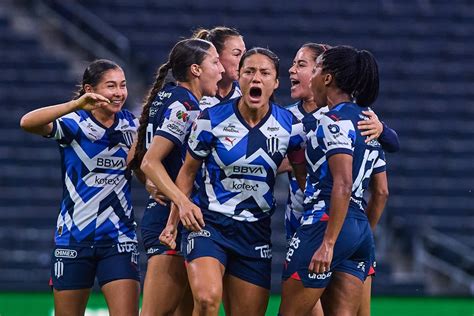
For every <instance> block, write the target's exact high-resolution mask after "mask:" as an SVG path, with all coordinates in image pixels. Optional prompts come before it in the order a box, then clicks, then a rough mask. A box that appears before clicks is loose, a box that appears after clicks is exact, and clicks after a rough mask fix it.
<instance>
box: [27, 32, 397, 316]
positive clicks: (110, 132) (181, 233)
mask: <svg viewBox="0 0 474 316" xmlns="http://www.w3.org/2000/svg"><path fill="white" fill-rule="evenodd" d="M99 66H100V67H99ZM91 73H92V76H91ZM86 74H88V76H86ZM289 74H290V81H291V97H292V98H293V99H294V100H295V101H296V103H295V104H293V105H291V106H288V107H286V108H284V107H281V106H279V105H277V104H276V103H274V96H273V94H274V91H275V90H276V89H277V88H278V85H279V81H278V77H279V59H278V57H277V56H276V55H275V54H274V53H273V52H272V51H270V50H269V49H265V48H259V47H257V48H252V49H250V50H248V51H247V50H246V47H245V43H244V41H243V37H242V36H241V35H240V34H239V33H238V31H237V30H235V29H231V28H227V27H216V28H214V29H212V30H199V31H197V32H196V33H195V34H194V37H193V38H191V39H186V40H181V41H179V42H177V43H176V45H175V46H174V47H173V49H172V50H171V52H170V54H169V59H168V61H167V62H166V63H164V64H163V65H162V66H161V67H160V68H159V69H158V71H157V75H156V79H155V83H154V84H153V86H152V88H151V89H150V91H149V94H148V96H147V97H146V99H145V102H144V106H143V110H142V113H141V117H140V119H139V120H137V119H135V118H134V117H133V115H132V114H131V113H129V112H128V111H126V110H122V106H123V104H124V102H125V99H126V97H127V92H126V82H125V75H124V74H123V71H122V70H121V68H120V67H119V66H118V65H116V64H114V63H113V62H110V61H107V60H98V61H95V62H93V63H92V64H91V65H89V67H88V69H87V70H86V72H85V74H84V79H83V82H82V84H81V86H82V89H81V91H80V92H79V93H78V94H77V97H76V98H75V99H74V100H72V101H70V102H67V103H63V104H59V105H54V106H50V107H45V108H41V109H38V110H35V111H32V112H30V113H27V114H26V115H25V116H24V117H23V118H22V121H21V126H22V127H23V128H24V129H25V130H27V131H30V132H33V133H36V134H40V135H43V136H47V137H52V138H54V139H56V140H57V142H58V144H59V147H60V150H61V152H62V155H61V157H62V159H63V161H62V162H63V170H65V171H63V172H65V177H63V178H64V181H65V184H64V186H65V189H64V190H65V194H64V196H63V202H62V204H61V213H60V215H59V218H58V225H57V226H58V227H57V231H56V248H55V251H54V253H53V256H52V268H51V278H52V285H53V288H54V296H55V309H56V313H57V315H62V314H64V315H66V314H67V315H71V314H74V315H76V314H77V315H81V314H83V313H84V310H85V307H86V304H87V299H88V296H89V293H90V288H91V287H92V284H93V281H94V278H95V277H97V278H98V280H99V284H100V286H101V288H102V291H103V293H104V296H105V298H106V301H107V304H108V306H109V311H110V314H111V315H122V314H123V315H134V314H138V306H139V305H138V298H139V293H140V285H139V270H138V266H137V256H138V253H137V251H136V243H137V238H136V233H135V225H134V221H133V210H132V208H131V204H130V201H131V197H130V187H129V185H130V183H129V182H130V180H131V179H130V172H129V171H130V170H133V171H134V173H135V175H136V176H137V177H138V178H139V179H141V181H142V182H143V183H145V185H146V187H147V190H148V192H150V199H149V202H148V206H147V207H146V210H145V213H144V216H143V219H142V224H141V229H142V237H143V243H144V246H145V251H146V253H147V256H148V266H147V273H146V277H145V282H144V289H143V303H142V310H141V314H142V315H191V314H193V315H217V314H218V310H219V306H220V303H221V302H222V303H223V305H224V309H225V311H226V313H227V314H229V315H264V314H265V311H266V307H267V304H268V299H269V290H270V275H271V257H272V255H271V253H272V252H271V239H270V235H271V228H270V220H271V216H272V214H273V212H274V210H275V198H274V196H273V187H274V184H275V179H276V176H277V174H278V173H281V172H286V173H288V176H289V179H290V188H289V192H290V196H289V199H288V205H287V209H286V212H285V219H286V221H285V224H286V232H287V236H286V238H287V240H288V249H287V254H286V258H285V262H284V266H283V275H282V301H281V306H280V312H279V313H280V314H281V315H284V316H287V315H323V310H324V315H356V314H359V315H369V314H370V286H371V278H367V277H368V275H369V272H370V271H371V270H373V269H372V266H373V265H374V263H375V246H374V240H373V230H374V229H375V226H376V224H377V222H378V220H379V218H380V216H381V214H382V211H383V208H384V206H385V202H386V199H387V196H388V185H387V177H386V167H385V153H384V151H388V152H394V151H397V150H398V137H397V135H396V133H395V132H394V131H393V130H391V129H390V128H389V127H388V126H386V125H385V124H384V123H381V122H380V121H379V120H378V118H377V116H376V115H375V114H374V113H373V112H372V111H371V110H370V108H369V106H370V105H372V104H373V103H374V102H375V100H376V98H377V95H378V89H379V77H378V68H377V63H376V61H375V59H374V57H373V56H372V55H371V54H370V53H369V52H367V51H364V50H362V51H360V50H357V49H354V48H352V47H348V46H336V47H330V46H328V45H324V44H314V43H307V44H304V45H303V46H302V47H301V48H300V49H299V50H298V52H297V54H296V56H295V58H294V61H293V65H292V67H291V68H290V69H289ZM90 77H92V78H94V80H91V79H88V78H90ZM133 139H135V141H133V142H132V140H133ZM125 159H126V161H127V162H128V163H127V166H126V165H125V164H123V165H122V164H120V163H119V162H120V161H122V162H123V161H125ZM99 161H101V162H102V164H101V165H100V164H99V163H98V162H99ZM104 162H107V163H104ZM101 177H102V178H101ZM94 179H95V180H94ZM97 179H102V180H103V181H97ZM112 179H118V180H119V182H120V185H115V182H114V181H112ZM367 189H369V191H370V197H367V195H364V192H365V191H366V190H367ZM282 238H283V236H282ZM91 249H92V250H94V251H92V250H91ZM67 250H70V251H74V253H75V256H74V258H72V257H73V256H72V255H70V254H71V252H65V251H67ZM65 254H66V255H65ZM79 259H80V260H79ZM68 273H70V274H68ZM371 273H372V272H371ZM84 274H85V275H87V277H86V278H85V277H84ZM84 278H85V279H87V281H84ZM91 282H92V283H91Z"/></svg>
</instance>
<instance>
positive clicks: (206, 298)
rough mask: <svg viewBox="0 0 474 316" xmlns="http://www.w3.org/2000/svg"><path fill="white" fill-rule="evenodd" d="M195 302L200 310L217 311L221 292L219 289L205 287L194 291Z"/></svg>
mask: <svg viewBox="0 0 474 316" xmlns="http://www.w3.org/2000/svg"><path fill="white" fill-rule="evenodd" d="M193 295H194V304H195V305H196V307H197V308H198V309H199V310H200V311H208V312H211V311H217V310H218V309H219V305H220V302H221V296H222V295H221V293H220V291H218V290H217V289H212V288H211V289H205V290H201V291H197V293H194V294H193Z"/></svg>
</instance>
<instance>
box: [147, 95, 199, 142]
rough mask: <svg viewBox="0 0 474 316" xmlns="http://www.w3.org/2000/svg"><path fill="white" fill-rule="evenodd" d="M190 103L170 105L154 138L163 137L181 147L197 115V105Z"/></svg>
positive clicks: (178, 102)
mask: <svg viewBox="0 0 474 316" xmlns="http://www.w3.org/2000/svg"><path fill="white" fill-rule="evenodd" d="M190 103H191V102H190V101H186V102H180V101H175V102H173V103H172V104H170V106H169V107H168V109H166V112H165V114H164V117H163V122H162V124H161V125H160V126H159V127H158V128H157V129H156V131H155V136H163V137H164V138H166V139H169V140H170V141H172V142H173V143H174V144H175V145H177V146H181V145H183V144H184V143H185V140H186V136H187V135H189V132H190V130H191V125H192V123H193V122H194V120H195V119H196V117H197V116H198V114H199V108H198V105H197V104H194V102H193V103H192V104H191V105H190Z"/></svg>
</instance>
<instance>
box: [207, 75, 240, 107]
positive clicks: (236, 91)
mask: <svg viewBox="0 0 474 316" xmlns="http://www.w3.org/2000/svg"><path fill="white" fill-rule="evenodd" d="M241 95H242V92H241V91H240V87H239V82H238V81H234V82H233V83H232V89H231V90H230V92H229V93H228V94H227V95H226V96H225V97H223V98H221V97H220V96H218V95H216V96H213V97H209V96H203V97H202V98H201V100H200V101H199V107H200V108H201V111H202V110H205V109H207V108H210V107H211V106H214V105H217V104H219V103H222V102H226V101H229V100H232V99H235V98H238V97H240V96H241Z"/></svg>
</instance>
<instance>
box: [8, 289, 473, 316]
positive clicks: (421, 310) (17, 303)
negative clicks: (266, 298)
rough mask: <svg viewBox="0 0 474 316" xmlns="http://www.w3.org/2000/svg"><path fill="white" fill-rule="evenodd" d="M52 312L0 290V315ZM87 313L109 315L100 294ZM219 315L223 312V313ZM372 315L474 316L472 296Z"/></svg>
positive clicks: (384, 302)
mask: <svg viewBox="0 0 474 316" xmlns="http://www.w3.org/2000/svg"><path fill="white" fill-rule="evenodd" d="M279 303H280V297H279V296H272V297H271V299H270V304H269V306H268V310H267V313H266V315H276V314H277V310H278V305H279ZM20 315H21V316H29V315H31V316H41V315H45V316H46V315H47V316H50V315H53V297H52V294H50V293H0V316H20ZM86 315H87V316H105V315H108V313H107V307H106V305H105V301H104V298H103V296H102V295H101V294H98V293H94V294H92V295H91V298H90V300H89V304H88V305H87V312H86ZM221 315H224V313H223V312H222V313H221ZM372 315H374V316H379V315H380V316H395V315H397V316H425V315H429V316H438V315H439V316H474V298H438V297H417V298H413V297H375V298H374V299H373V302H372Z"/></svg>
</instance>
